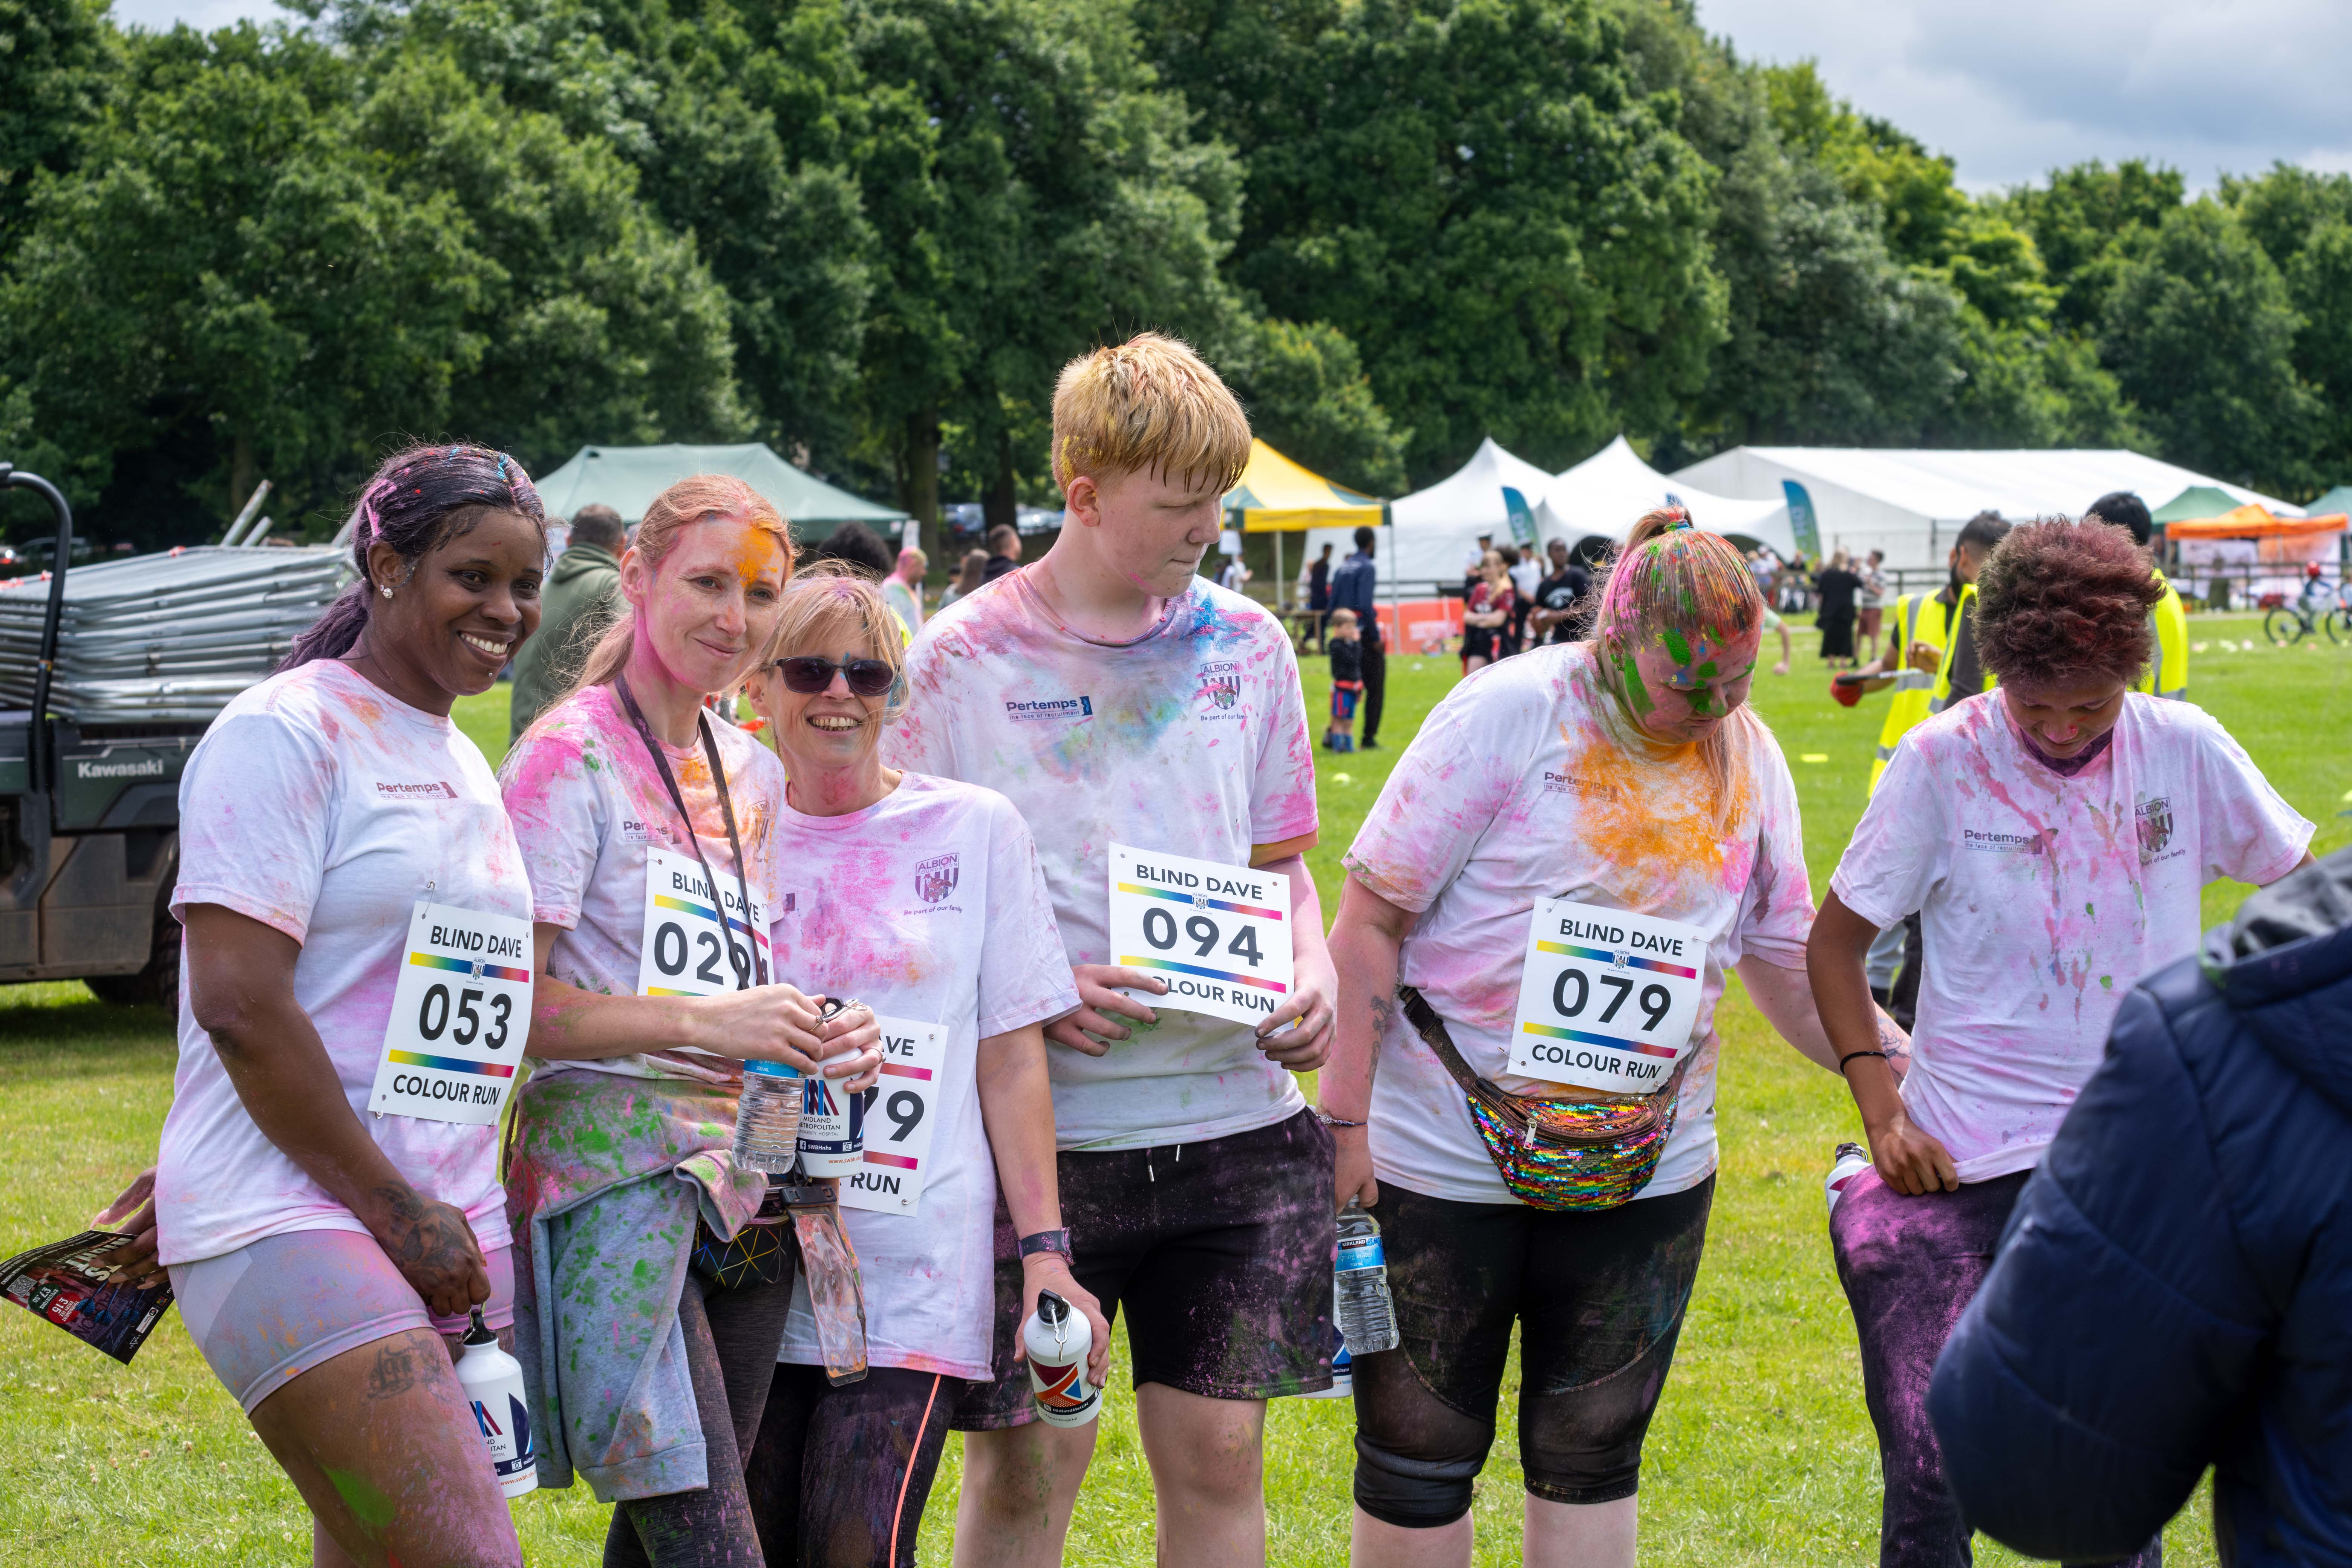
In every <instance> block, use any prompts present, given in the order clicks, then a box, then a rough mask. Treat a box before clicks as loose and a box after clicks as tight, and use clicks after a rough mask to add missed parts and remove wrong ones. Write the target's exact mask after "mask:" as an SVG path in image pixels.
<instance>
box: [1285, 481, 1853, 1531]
mask: <svg viewBox="0 0 2352 1568" xmlns="http://www.w3.org/2000/svg"><path fill="white" fill-rule="evenodd" d="M1763 626H1764V605H1763V600H1762V598H1761V597H1760V595H1759V594H1758V592H1757V589H1756V584H1755V580H1754V578H1753V577H1751V576H1750V575H1749V574H1748V570H1747V568H1746V566H1745V564H1744V563H1742V562H1741V560H1740V559H1739V555H1738V552H1737V551H1735V550H1734V549H1733V548H1732V547H1731V546H1730V545H1729V544H1727V542H1724V541H1723V540H1722V539H1721V538H1719V537H1717V535H1714V534H1708V533H1700V532H1697V531H1694V530H1693V529H1692V528H1691V526H1690V523H1689V520H1688V518H1687V517H1686V516H1685V514H1683V513H1682V512H1680V511H1678V510H1676V511H1654V512H1651V513H1650V514H1648V515H1647V516H1645V517H1643V519H1642V521H1640V522H1639V523H1638V524H1636V525H1635V527H1634V529H1633V536H1632V539H1631V542H1629V543H1628V544H1627V545H1626V546H1625V548H1624V550H1623V552H1622V554H1621V555H1620V556H1619V558H1618V560H1617V562H1616V563H1615V565H1614V566H1613V567H1612V570H1611V571H1610V573H1609V575H1608V581H1607V584H1606V586H1605V587H1603V589H1602V590H1601V605H1600V609H1599V613H1598V618H1597V621H1596V623H1595V626H1594V630H1593V634H1592V636H1591V638H1590V639H1589V640H1586V641H1581V642H1574V643H1566V644H1556V645H1554V646H1552V647H1543V648H1538V649H1536V650H1534V651H1532V652H1530V653H1528V654H1524V655H1522V656H1520V657H1519V658H1511V659H1506V660H1504V661H1503V662H1502V663H1501V664H1499V665H1497V666H1496V667H1494V668H1489V669H1485V670H1481V671H1479V672H1477V673H1475V674H1474V675H1473V676H1472V677H1471V678H1470V679H1467V680H1465V681H1464V682H1463V683H1462V684H1461V685H1460V686H1459V687H1457V688H1455V689H1454V691H1453V693H1452V694H1451V695H1449V696H1448V697H1447V698H1446V699H1445V700H1444V702H1443V703H1441V704H1439V705H1438V707H1437V709H1436V710H1435V711H1434V712H1433V713H1432V714H1431V715H1430V717H1429V720H1428V721H1427V722H1426V723H1425V724H1423V727H1422V730H1421V733H1420V734H1419V735H1418V736H1416V737H1415V738H1414V740H1413V742H1412V746H1411V747H1410V748H1408V749H1407V750H1406V752H1405V754H1404V756H1403V757H1402V759H1400V760H1399V762H1398V763H1397V767H1396V771H1395V772H1394V773H1392V774H1391V776H1390V778H1389V782H1388V784H1387V785H1386V787H1385V788H1383V789H1382V791H1381V798H1380V801H1379V803H1378V804H1377V805H1374V806H1373V808H1372V811H1371V814H1370V816H1368V817H1367V818H1366V819H1365V822H1364V826H1363V829H1362V831H1361V832H1360V833H1359V834H1358V835H1357V837H1356V841H1355V843H1354V845H1353V846H1352V847H1350V848H1349V852H1348V856H1347V860H1346V864H1347V868H1348V881H1347V885H1346V888H1345V889H1344V891H1343V893H1342V895H1341V902H1340V906H1339V921H1338V922H1337V924H1336V926H1335V927H1334V929H1333V931H1332V933H1331V943H1332V954H1333V957H1334V958H1335V960H1336V961H1337V963H1338V967H1339V976H1340V979H1339V994H1340V997H1341V998H1342V1001H1341V1005H1340V1014H1339V1043H1338V1047H1337V1049H1336V1050H1335V1051H1334V1053H1333V1056H1332V1060H1331V1065H1330V1066H1329V1067H1328V1068H1325V1071H1324V1078H1323V1083H1322V1103H1323V1107H1324V1110H1325V1111H1326V1112H1327V1114H1328V1115H1329V1116H1330V1118H1331V1119H1332V1125H1333V1127H1334V1130H1335V1141H1336V1142H1337V1145H1338V1153H1337V1157H1336V1173H1335V1181H1334V1186H1335V1188H1336V1189H1337V1198H1338V1201H1339V1203H1340V1204H1342V1205H1345V1204H1346V1203H1347V1202H1348V1201H1349V1199H1351V1198H1355V1199H1360V1201H1362V1202H1363V1203H1364V1204H1365V1205H1366V1206H1367V1207H1372V1206H1373V1205H1377V1208H1376V1209H1375V1214H1376V1216H1377V1217H1378V1218H1379V1220H1380V1221H1381V1227H1382V1230H1383V1233H1384V1234H1383V1240H1384V1242H1385V1245H1386V1249H1387V1255H1388V1268H1389V1279H1390V1284H1391V1289H1392V1290H1393V1292H1394V1296H1395V1301H1396V1312H1397V1326H1398V1330H1399V1332H1400V1335H1401V1343H1400V1345H1399V1347H1398V1348H1397V1349H1395V1350H1393V1351H1387V1352H1381V1353H1378V1354H1371V1355H1361V1354H1360V1355H1358V1356H1357V1357H1356V1358H1355V1385H1356V1387H1355V1394H1356V1398H1355V1405H1356V1444H1357V1462H1356V1478H1355V1494H1356V1518H1355V1529H1354V1540H1353V1553H1352V1557H1353V1561H1354V1562H1355V1563H1357V1564H1359V1565H1360V1568H1362V1565H1369V1564H1379V1565H1383V1568H1386V1565H1391V1564H1431V1565H1437V1564H1445V1565H1458V1564H1463V1563H1468V1562H1469V1561H1470V1556H1471V1548H1472V1539H1471V1526H1470V1520H1469V1510H1470V1496H1471V1481H1472V1479H1473V1478H1474V1477H1475V1476H1476V1475H1477V1473H1478V1470H1479V1468H1480V1467H1481V1466H1482V1465H1483V1464H1484V1463H1485V1461H1486V1451H1487V1449H1488V1447H1491V1445H1492V1444H1493V1441H1494V1436H1495V1418H1494V1411H1495V1406H1496V1398H1497V1395H1498V1394H1499V1393H1500V1390H1501V1384H1502V1378H1503V1370H1504V1363H1505V1360H1506V1358H1507V1354H1508V1352H1509V1349H1510V1341H1511V1331H1512V1327H1513V1325H1514V1323H1515V1322H1516V1323H1517V1325H1518V1327H1519V1330H1520V1338H1521V1345H1522V1352H1521V1353H1522V1358H1523V1359H1522V1366H1523V1375H1524V1386H1523V1388H1522V1391H1521V1394H1520V1401H1519V1454H1520V1460H1521V1463H1522V1465H1523V1467H1524V1468H1525V1471H1526V1476H1527V1493H1528V1495H1527V1504H1526V1519H1525V1527H1524V1529H1525V1540H1524V1551H1525V1561H1527V1562H1528V1563H1531V1564H1544V1565H1547V1568H1565V1565H1567V1564H1571V1563H1572V1564H1575V1565H1576V1568H1596V1565H1599V1568H1630V1565H1631V1564H1632V1563H1633V1549H1634V1539H1635V1523H1636V1512H1635V1500H1634V1493H1635V1489H1636V1488H1637V1486H1638V1485H1639V1480H1640V1472H1641V1458H1642V1440H1643V1435H1644V1433H1645V1432H1646V1431H1647V1429H1648V1426H1649V1422H1650V1415H1651V1413H1652V1411H1653V1410H1654V1409H1655V1407H1656V1405H1657V1400H1658V1395H1659V1394H1660V1392H1661V1391H1662V1389H1663V1388H1664V1384H1665V1378H1666V1371H1667V1367H1668V1364H1669V1363H1670V1362H1671V1361H1672V1359H1673V1356H1674V1350H1675V1337H1676V1335H1677V1333H1678V1332H1679V1331H1680V1329H1681V1324H1682V1316H1683V1310H1684V1307H1685V1304H1686V1303H1687V1302H1688V1300H1689V1298H1690V1289H1691V1282H1692V1279H1693V1277H1694V1276H1695V1275H1696V1272H1697V1269H1698V1260H1699V1250H1700V1247H1701V1244H1702V1243H1703V1241H1704V1239H1705V1236H1706V1215H1707V1208H1708V1205H1709V1203H1710V1201H1711V1198H1712V1196H1713V1194H1714V1190H1715V1164H1716V1138H1715V1089H1716V1064H1717V1050H1718V1048H1719V1047H1718V1041H1717V1037H1716V1033H1715V1028H1714V1017H1715V1008H1716V1004H1717V999H1718V998H1719V997H1720V996H1721V994H1722V992H1723V985H1724V973H1725V972H1726V971H1727V970H1728V969H1731V968H1734V967H1737V968H1738V971H1739V973H1740V977H1741V979H1743V980H1744V981H1745V982H1746V983H1747V985H1748V993H1749V994H1750V995H1752V996H1753V997H1754V998H1755V999H1756V1002H1757V1004H1758V1005H1759V1007H1760V1008H1761V1009H1762V1011H1763V1013H1764V1015H1765V1016H1766V1017H1767V1018H1768V1019H1769V1020H1770V1021H1771V1023H1772V1024H1773V1026H1775V1027H1776V1028H1778V1029H1779V1030H1780V1034H1781V1035H1782V1036H1783V1037H1785V1038H1787V1039H1789V1040H1790V1041H1791V1042H1792V1043H1794V1044H1795V1045H1796V1046H1797V1047H1798V1048H1799V1049H1801V1050H1802V1051H1803V1052H1804V1053H1805V1054H1806V1055H1807V1056H1809V1057H1811V1058H1813V1059H1814V1060H1816V1061H1819V1062H1822V1063H1823V1064H1824V1065H1826V1064H1827V1063H1828V1062H1829V1060H1830V1059H1831V1058H1830V1055H1829V1047H1828V1041H1827V1039H1826V1038H1825V1037H1824V1036H1823V1034H1822V1027H1821V1023H1820V1020H1819V1019H1818V1017H1817V1016H1815V1014H1814V1012H1813V1007H1812V1002H1811V996H1810V994H1808V992H1807V989H1806V985H1805V978H1804V973H1803V968H1802V966H1803V963H1804V941H1805V933H1806V931H1807V929H1808V928H1809V927H1810V926H1811V922H1812V917H1813V908H1812V900H1811V893H1810V891H1809V889H1808V888H1807V886H1806V881H1805V863H1804V856H1803V851H1802V839H1801V832H1800V828H1799V822H1798V813H1797V792H1796V788H1795V786H1794V784H1793V783H1792V782H1791V780H1790V776H1789V770H1788V764H1787V763H1786V762H1785V761H1784V760H1783V759H1782V758H1781V755H1780V748H1779V746H1778V745H1776V744H1775V743H1774V742H1773V740H1772V737H1771V735H1770V734H1769V732H1768V731H1766V730H1765V728H1764V725H1763V723H1762V721H1760V720H1759V719H1758V718H1757V717H1756V716H1755V715H1754V713H1753V712H1752V711H1750V710H1748V708H1747V707H1746V705H1745V704H1746V702H1747V700H1748V683H1749V679H1750V678H1751V676H1752V675H1753V673H1754V669H1755V665H1756V659H1757V653H1758V648H1759V643H1760V641H1761V638H1762V634H1763ZM1890 1027H1891V1026H1890ZM1376 1070H1377V1077H1376V1076H1375V1074H1376ZM1366 1122H1369V1123H1370V1126H1369V1128H1367V1127H1366V1126H1364V1125H1363V1123H1366ZM1375 1176H1377V1180H1375Z"/></svg>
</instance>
